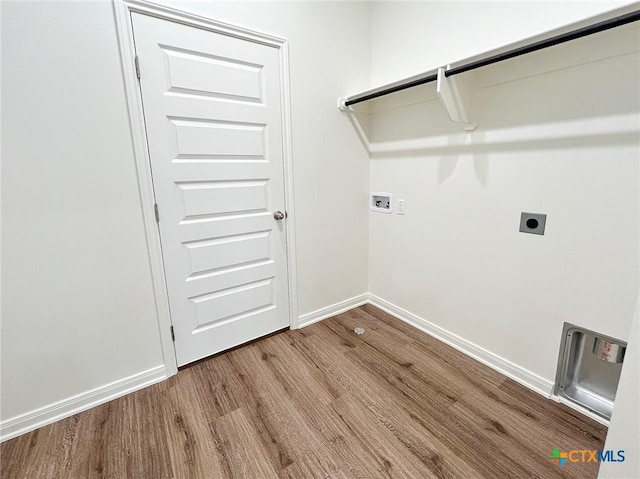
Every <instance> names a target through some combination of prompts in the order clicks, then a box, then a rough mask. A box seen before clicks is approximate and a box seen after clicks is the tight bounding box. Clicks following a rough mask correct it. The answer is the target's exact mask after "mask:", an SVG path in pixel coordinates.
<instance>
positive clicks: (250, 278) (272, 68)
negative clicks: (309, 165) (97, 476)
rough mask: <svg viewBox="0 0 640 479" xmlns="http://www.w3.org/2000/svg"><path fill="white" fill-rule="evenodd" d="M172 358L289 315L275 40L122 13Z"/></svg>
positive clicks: (273, 326)
mask: <svg viewBox="0 0 640 479" xmlns="http://www.w3.org/2000/svg"><path fill="white" fill-rule="evenodd" d="M132 22H133V30H134V38H135V46H136V54H137V55H138V59H139V65H140V72H141V78H140V87H141V92H142V100H143V108H144V116H145V125H146V129H147V140H148V146H149V157H150V161H151V172H152V177H153V184H154V190H155V194H156V200H157V203H158V206H159V212H160V222H159V228H160V239H161V243H162V252H163V257H164V266H165V273H166V278H167V290H168V293H169V305H170V309H171V318H172V323H173V326H174V331H175V346H176V355H177V358H178V365H184V364H187V363H189V362H191V361H195V360H197V359H200V358H202V357H206V356H209V355H211V354H214V353H216V352H219V351H222V350H225V349H228V348H231V347H233V346H236V345H238V344H242V343H243V342H246V341H249V340H252V339H255V338H257V337H260V336H262V335H265V334H268V333H270V332H273V331H275V330H278V329H281V328H284V327H287V326H289V311H288V297H287V269H286V241H285V227H286V225H285V222H284V221H276V220H274V218H273V212H274V211H276V210H282V211H284V178H283V142H282V123H281V122H282V111H281V98H280V78H279V71H280V67H279V54H278V50H277V49H275V48H273V47H269V46H265V45H261V44H258V43H253V42H249V41H245V40H241V39H238V38H234V37H229V36H225V35H221V34H217V33H213V32H210V31H207V30H203V29H198V28H193V27H188V26H186V25H182V24H178V23H173V22H170V21H166V20H161V19H159V18H155V17H151V16H146V15H143V14H138V13H133V14H132Z"/></svg>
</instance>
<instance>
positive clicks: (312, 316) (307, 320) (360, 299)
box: [298, 293, 369, 328]
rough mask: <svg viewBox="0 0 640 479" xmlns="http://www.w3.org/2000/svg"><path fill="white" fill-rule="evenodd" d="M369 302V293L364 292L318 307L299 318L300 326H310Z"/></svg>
mask: <svg viewBox="0 0 640 479" xmlns="http://www.w3.org/2000/svg"><path fill="white" fill-rule="evenodd" d="M368 302H369V294H367V293H364V294H359V295H358V296H354V297H353V298H349V299H345V300H344V301H340V302H339V303H335V304H332V305H330V306H326V307H324V308H320V309H317V310H316V311H312V312H310V313H307V314H303V315H302V316H300V317H299V318H298V328H304V327H305V326H309V325H310V324H313V323H317V322H318V321H322V320H323V319H327V318H330V317H331V316H335V315H337V314H341V313H344V312H345V311H349V310H350V309H353V308H357V307H358V306H362V305H363V304H367V303H368Z"/></svg>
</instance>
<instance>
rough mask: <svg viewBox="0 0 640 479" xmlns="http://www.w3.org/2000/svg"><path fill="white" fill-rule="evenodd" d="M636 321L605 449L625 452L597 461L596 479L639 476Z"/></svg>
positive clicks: (639, 332)
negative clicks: (621, 459)
mask: <svg viewBox="0 0 640 479" xmlns="http://www.w3.org/2000/svg"><path fill="white" fill-rule="evenodd" d="M639 342H640V320H639V319H638V311H636V316H635V318H634V320H633V326H632V327H631V334H630V335H629V344H628V346H627V352H626V355H625V358H624V365H623V367H622V374H621V377H620V385H619V387H618V392H617V394H616V403H615V406H614V409H613V415H612V417H611V424H610V426H609V432H608V433H607V441H606V443H605V450H613V451H618V450H620V449H622V450H624V451H625V460H624V462H618V463H615V462H603V463H602V464H600V473H599V475H598V477H599V478H600V479H605V478H610V479H623V478H625V479H635V478H637V477H640V457H638V452H639V451H640V408H639V407H638V398H640V353H639V348H640V344H638V343H639Z"/></svg>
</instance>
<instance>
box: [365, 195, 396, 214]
mask: <svg viewBox="0 0 640 479" xmlns="http://www.w3.org/2000/svg"><path fill="white" fill-rule="evenodd" d="M392 200H393V195H392V194H391V193H371V197H370V199H369V209H370V210H371V211H377V212H378V213H391V212H392V211H393V201H392Z"/></svg>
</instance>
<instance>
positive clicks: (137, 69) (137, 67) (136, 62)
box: [135, 55, 140, 80]
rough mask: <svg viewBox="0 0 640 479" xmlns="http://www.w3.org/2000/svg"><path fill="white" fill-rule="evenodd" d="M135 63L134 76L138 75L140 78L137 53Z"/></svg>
mask: <svg viewBox="0 0 640 479" xmlns="http://www.w3.org/2000/svg"><path fill="white" fill-rule="evenodd" d="M135 64H136V76H137V77H138V80H140V61H139V60H138V55H136V58H135Z"/></svg>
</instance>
